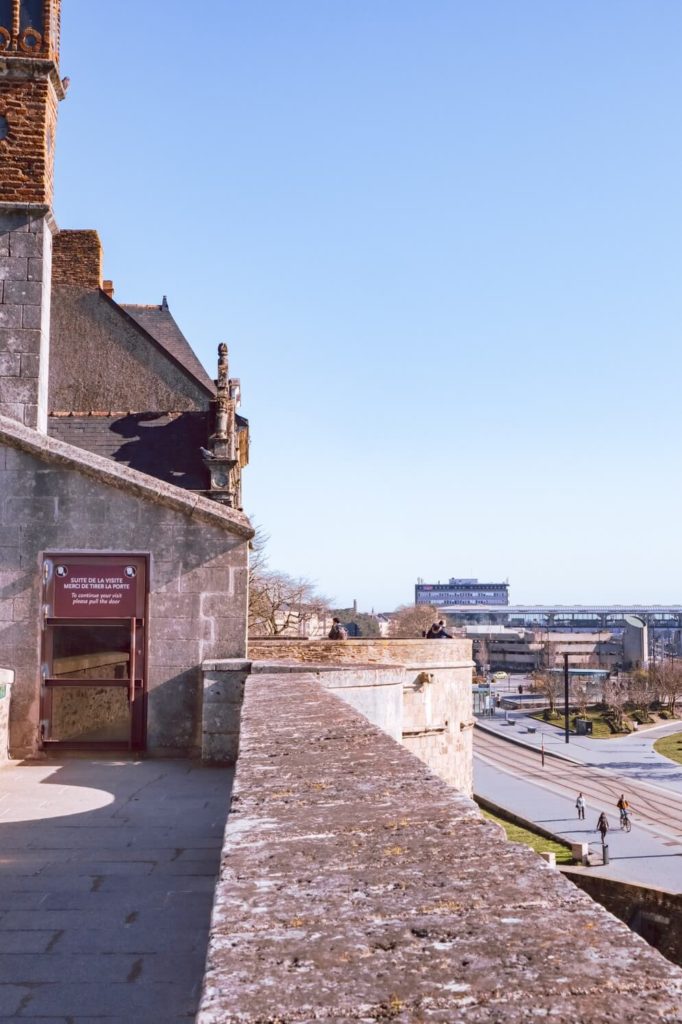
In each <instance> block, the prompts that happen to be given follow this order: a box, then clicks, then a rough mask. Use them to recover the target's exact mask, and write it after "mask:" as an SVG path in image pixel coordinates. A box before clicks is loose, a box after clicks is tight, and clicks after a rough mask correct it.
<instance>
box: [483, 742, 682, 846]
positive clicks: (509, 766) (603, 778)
mask: <svg viewBox="0 0 682 1024" xmlns="http://www.w3.org/2000/svg"><path fill="white" fill-rule="evenodd" d="M474 757H475V758H477V759H479V760H481V761H483V762H485V763H487V764H490V765H492V766H493V767H494V768H496V769H498V770H501V771H504V772H506V773H507V774H509V775H512V776H515V777H517V778H523V779H525V780H527V781H529V782H532V783H533V784H534V785H536V786H538V787H540V788H541V789H544V790H548V791H550V792H553V793H557V794H558V795H561V796H567V797H569V798H570V797H572V798H575V796H576V795H577V793H578V791H579V790H580V791H582V793H583V796H584V797H585V799H586V800H587V802H588V803H592V804H596V805H597V806H599V807H600V809H603V810H606V812H607V813H609V812H611V813H612V814H613V813H616V810H615V807H616V802H617V800H618V797H619V796H620V795H621V793H625V795H626V798H627V800H628V802H629V804H630V808H631V811H632V815H633V819H634V821H635V822H636V824H637V825H640V826H642V827H644V828H647V829H648V830H649V831H650V832H652V833H654V834H656V835H657V836H661V837H662V838H665V839H672V840H675V841H676V842H682V793H676V792H675V791H674V790H671V789H665V790H663V789H660V788H659V787H657V786H655V785H654V784H652V783H648V782H641V781H639V780H635V779H632V778H630V777H625V776H622V775H619V774H618V772H616V771H613V769H610V768H600V767H595V766H593V765H585V764H580V763H578V762H574V761H569V760H564V759H563V758H558V757H555V756H554V755H553V754H551V753H549V752H546V753H545V764H544V767H543V766H542V762H541V754H540V751H539V750H535V749H531V748H525V747H522V746H520V745H518V744H515V743H511V742H509V741H508V740H506V739H504V738H503V737H498V736H494V735H492V734H491V733H488V732H485V731H483V730H482V729H476V730H475V731H474Z"/></svg>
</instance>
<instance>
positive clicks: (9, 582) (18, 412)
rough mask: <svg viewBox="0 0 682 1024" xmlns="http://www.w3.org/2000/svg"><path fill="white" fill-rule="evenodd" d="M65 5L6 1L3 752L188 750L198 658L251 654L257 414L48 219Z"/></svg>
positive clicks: (80, 241) (2, 23)
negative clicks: (245, 504) (250, 473)
mask: <svg viewBox="0 0 682 1024" xmlns="http://www.w3.org/2000/svg"><path fill="white" fill-rule="evenodd" d="M59 24H60V0H31V2H28V0H3V2H0V51H2V55H1V56H0V60H1V61H2V67H3V75H2V76H0V668H2V669H8V670H12V671H13V672H14V684H13V688H12V701H11V709H10V750H11V753H12V754H13V755H14V756H27V755H33V754H35V753H37V752H38V751H40V750H41V749H44V748H49V747H50V745H56V746H57V747H61V748H65V747H68V748H73V747H82V746H86V747H90V746H101V747H106V748H109V749H120V748H133V749H137V750H147V751H151V752H154V753H165V754H174V755H178V754H188V755H192V754H196V753H198V750H199V744H200V731H201V717H202V716H201V695H202V688H201V670H200V665H201V662H202V660H204V659H206V658H215V657H243V656H244V654H245V652H246V601H247V578H248V542H249V539H250V537H251V535H252V530H251V527H250V525H249V522H248V520H247V518H246V517H245V515H244V514H243V512H242V511H241V474H242V470H243V468H244V467H245V465H246V464H247V462H248V424H247V422H246V421H245V420H244V419H242V418H241V417H240V415H239V413H238V411H237V409H238V405H239V396H240V386H239V381H237V380H235V379H233V378H230V376H229V366H228V361H227V349H226V346H220V350H219V360H218V374H217V379H216V380H212V379H211V378H210V377H209V375H208V374H207V373H206V371H205V370H204V368H203V366H202V365H201V363H200V362H199V360H198V359H197V357H196V355H195V354H194V352H193V351H192V349H191V346H190V345H189V343H188V342H187V339H186V338H185V337H184V335H183V334H182V331H181V330H180V328H179V326H178V325H177V323H176V322H175V320H174V318H173V316H172V314H171V312H170V308H169V305H168V302H167V300H166V299H165V298H164V299H163V301H162V302H161V303H159V304H151V305H140V306H133V305H123V304H119V303H118V302H117V301H116V300H115V297H114V288H113V285H112V283H111V282H110V281H104V280H103V276H102V267H103V257H102V247H101V244H100V240H99V237H98V235H97V232H96V231H94V230H88V231H60V230H59V229H58V227H57V225H56V223H55V220H54V216H53V213H52V198H53V187H54V186H53V181H54V175H53V166H54V145H55V132H56V122H57V108H58V105H59V102H60V101H61V100H63V99H64V96H65V92H66V86H67V85H68V82H67V81H66V80H64V81H62V79H61V75H60V69H59Z"/></svg>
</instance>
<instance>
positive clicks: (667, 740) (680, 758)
mask: <svg viewBox="0 0 682 1024" xmlns="http://www.w3.org/2000/svg"><path fill="white" fill-rule="evenodd" d="M654 750H655V751H656V753H657V754H662V756H663V757H669V758H670V760H671V761H677V763H678V764H682V732H673V733H671V734H670V736H661V738H660V740H656V742H655V743H654Z"/></svg>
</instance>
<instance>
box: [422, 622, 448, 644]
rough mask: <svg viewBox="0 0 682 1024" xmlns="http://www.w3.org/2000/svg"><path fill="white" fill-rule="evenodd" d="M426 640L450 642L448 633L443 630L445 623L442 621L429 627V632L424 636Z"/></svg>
mask: <svg viewBox="0 0 682 1024" xmlns="http://www.w3.org/2000/svg"><path fill="white" fill-rule="evenodd" d="M426 639H427V640H452V636H451V634H450V633H447V632H446V630H445V621H444V620H443V619H441V620H440V622H434V623H433V624H432V625H431V626H429V631H428V633H427V634H426Z"/></svg>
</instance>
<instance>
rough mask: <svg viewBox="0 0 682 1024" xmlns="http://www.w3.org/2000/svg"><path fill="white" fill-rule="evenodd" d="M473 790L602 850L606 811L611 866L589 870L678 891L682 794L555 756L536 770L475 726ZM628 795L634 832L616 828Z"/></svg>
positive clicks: (521, 753)
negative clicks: (580, 797) (583, 805)
mask: <svg viewBox="0 0 682 1024" xmlns="http://www.w3.org/2000/svg"><path fill="white" fill-rule="evenodd" d="M475 754H476V756H475V766H474V788H475V791H476V793H477V795H479V796H483V797H486V798H487V799H488V800H492V801H493V802H494V803H497V804H498V805H499V806H501V807H505V808H507V809H508V810H510V811H513V812H515V813H516V814H518V815H520V816H521V817H523V818H525V819H526V820H528V821H532V822H535V823H536V824H539V825H542V826H543V828H545V829H548V830H549V831H550V832H552V833H553V834H555V835H558V836H561V837H563V838H565V839H569V840H574V841H580V842H589V843H590V844H591V846H592V849H593V851H594V852H595V854H596V853H598V852H599V851H600V850H601V843H600V841H599V836H598V833H597V832H596V821H597V817H598V815H599V812H600V811H602V810H605V811H606V813H607V816H608V817H609V821H610V823H611V826H612V830H611V832H610V833H609V837H608V842H609V852H610V854H611V863H610V865H609V866H608V867H603V868H602V867H600V868H596V869H592V870H595V871H597V872H598V873H600V874H605V875H608V876H609V877H613V878H620V879H622V880H624V881H631V882H636V883H639V884H643V885H658V886H660V887H662V888H665V889H669V890H670V891H672V892H679V891H680V890H682V860H681V859H680V858H681V857H682V793H680V792H673V791H671V790H669V789H662V788H659V787H658V786H655V785H652V784H651V783H649V782H643V781H640V780H636V779H633V778H629V779H627V781H626V782H625V783H624V781H623V778H622V776H621V775H620V774H618V772H616V771H613V770H610V769H604V768H601V767H597V766H594V765H590V764H575V763H571V762H568V761H563V760H559V759H558V758H554V757H549V756H548V757H547V758H546V759H545V766H544V768H543V767H542V764H541V761H540V753H539V751H538V750H537V749H528V748H525V747H521V746H518V745H516V744H512V743H509V742H507V741H505V740H504V739H502V738H501V737H500V736H497V735H495V734H491V733H488V732H484V731H482V730H481V729H479V728H477V729H476V732H475ZM579 790H582V792H583V794H584V796H585V798H586V800H587V805H588V806H587V817H586V820H585V821H584V822H579V821H578V820H577V815H576V810H575V797H576V794H577V792H578V791H579ZM624 790H625V791H626V793H627V795H628V799H629V801H630V803H631V805H632V814H633V829H632V832H631V833H629V834H626V833H623V832H621V831H620V829H619V828H618V811H617V809H616V806H615V804H616V801H617V800H618V797H619V795H620V794H621V793H622V792H623V791H624Z"/></svg>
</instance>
